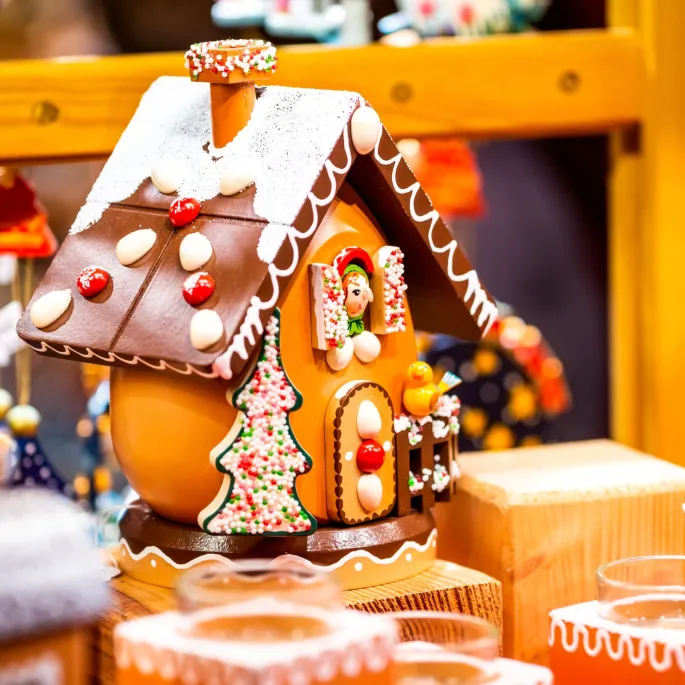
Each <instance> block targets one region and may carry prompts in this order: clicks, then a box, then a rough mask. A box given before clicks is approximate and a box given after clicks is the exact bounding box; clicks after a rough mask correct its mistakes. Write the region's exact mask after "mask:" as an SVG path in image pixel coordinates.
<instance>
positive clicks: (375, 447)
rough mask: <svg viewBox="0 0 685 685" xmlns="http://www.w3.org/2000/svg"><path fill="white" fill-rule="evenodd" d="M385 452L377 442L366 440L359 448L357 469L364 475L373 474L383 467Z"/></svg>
mask: <svg viewBox="0 0 685 685" xmlns="http://www.w3.org/2000/svg"><path fill="white" fill-rule="evenodd" d="M384 460H385V450H384V449H383V447H382V446H381V445H379V444H378V443H377V442H376V441H375V440H364V442H363V443H362V444H361V445H359V447H358V448H357V468H358V469H359V470H360V471H363V472H364V473H373V472H374V471H378V469H379V468H380V467H381V466H383V461H384Z"/></svg>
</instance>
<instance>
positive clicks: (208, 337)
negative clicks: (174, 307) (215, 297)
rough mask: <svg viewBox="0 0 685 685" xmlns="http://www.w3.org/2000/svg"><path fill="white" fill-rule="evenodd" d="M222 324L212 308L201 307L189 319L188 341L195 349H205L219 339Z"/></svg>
mask: <svg viewBox="0 0 685 685" xmlns="http://www.w3.org/2000/svg"><path fill="white" fill-rule="evenodd" d="M223 334H224V324H223V321H222V320H221V317H220V316H219V315H218V314H217V313H216V312H215V311H214V310H213V309H201V310H200V311H199V312H195V314H193V318H192V319H191V320H190V342H191V344H192V345H193V347H194V348H195V349H197V350H206V349H207V348H208V347H211V346H212V345H214V344H215V343H218V342H219V340H221V336H222V335H223Z"/></svg>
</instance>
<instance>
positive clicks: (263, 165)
mask: <svg viewBox="0 0 685 685" xmlns="http://www.w3.org/2000/svg"><path fill="white" fill-rule="evenodd" d="M359 100H360V98H359V96H358V95H357V94H356V93H349V92H343V91H320V90H309V89H301V88H283V87H279V86H271V87H269V88H266V89H264V90H263V92H262V94H261V96H260V97H259V98H258V99H257V102H256V105H255V109H254V111H253V113H252V117H251V119H250V122H249V124H248V125H247V126H246V127H245V128H244V129H243V130H242V131H241V132H240V133H239V134H238V135H237V136H236V138H235V139H234V140H233V141H232V142H231V143H229V144H228V145H227V146H226V147H224V148H220V149H217V148H215V147H214V146H213V145H212V144H211V116H210V105H209V85H208V84H206V83H193V82H191V81H190V80H189V79H187V78H182V77H171V76H164V77H162V78H160V79H158V80H157V81H155V82H154V83H153V84H152V86H151V87H150V89H149V90H148V91H147V92H146V93H145V95H144V96H143V98H142V100H141V102H140V105H139V107H138V110H137V111H136V113H135V115H134V116H133V118H132V119H131V122H130V123H129V125H128V127H127V128H126V130H125V131H124V133H123V135H122V136H121V138H120V140H119V143H118V144H117V146H116V148H115V149H114V152H113V153H112V155H111V157H110V158H109V160H108V162H107V164H106V165H105V167H104V169H103V170H102V173H101V174H100V177H99V178H98V180H97V181H96V182H95V185H94V186H93V188H92V190H91V192H90V193H89V195H88V199H87V203H86V205H85V206H84V207H83V208H82V209H81V211H80V212H79V214H78V216H77V217H76V221H75V222H74V225H73V227H72V229H71V233H78V232H79V231H82V230H84V229H86V228H88V227H89V226H92V225H93V224H94V223H95V222H96V221H98V220H99V219H100V217H101V216H102V214H103V212H104V211H105V209H106V208H107V207H108V206H109V205H110V204H112V203H116V202H123V201H124V200H126V199H127V198H128V197H130V196H131V195H132V194H133V193H134V192H135V191H136V190H137V188H138V187H139V186H140V184H141V183H142V182H143V181H144V180H145V179H146V178H148V177H149V176H150V171H151V169H152V167H153V165H154V164H155V162H157V160H158V159H160V158H161V157H164V158H167V159H173V160H174V161H176V162H178V163H179V164H180V165H181V166H182V168H184V169H185V176H184V178H183V180H182V182H181V186H180V188H179V190H178V194H179V196H185V197H194V198H195V199H197V200H198V201H200V202H202V201H204V200H208V199H210V198H212V197H215V196H216V195H218V194H219V179H220V176H221V173H222V171H223V170H224V169H225V168H227V167H228V166H229V165H235V164H240V163H241V162H242V163H245V161H246V160H249V161H250V162H254V163H255V168H257V169H258V173H257V178H256V194H255V201H254V210H255V213H256V214H258V215H259V216H261V217H263V218H264V219H266V220H267V221H269V222H271V223H275V224H285V225H290V224H292V222H293V221H294V219H295V217H296V216H297V213H298V211H299V209H300V207H301V206H302V204H303V202H304V201H305V199H306V197H307V193H308V192H309V191H310V190H311V188H312V186H313V184H314V182H315V181H316V179H317V177H318V175H319V173H320V172H321V169H322V168H323V165H324V162H325V161H326V159H327V158H328V156H329V155H330V153H331V151H332V150H333V147H334V146H335V144H336V142H337V140H338V138H339V137H340V135H341V134H342V131H343V128H344V127H345V126H346V124H347V121H348V119H349V117H350V116H351V114H352V111H353V110H354V109H355V108H356V107H357V104H358V102H359Z"/></svg>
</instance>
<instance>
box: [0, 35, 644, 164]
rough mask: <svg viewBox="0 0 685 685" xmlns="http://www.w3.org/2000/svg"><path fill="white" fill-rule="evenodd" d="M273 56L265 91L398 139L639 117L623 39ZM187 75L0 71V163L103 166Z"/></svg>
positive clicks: (64, 67) (573, 130)
mask: <svg viewBox="0 0 685 685" xmlns="http://www.w3.org/2000/svg"><path fill="white" fill-rule="evenodd" d="M279 55H280V59H281V61H280V64H279V70H278V72H277V74H276V77H275V78H274V79H272V80H271V83H277V84H280V85H288V86H300V87H310V88H311V87H313V88H332V89H342V90H354V91H358V92H360V93H361V94H362V95H363V96H364V97H365V98H367V99H368V100H369V101H370V102H371V104H372V105H373V106H374V107H375V108H376V109H377V110H378V112H379V114H380V115H381V119H382V120H383V121H384V123H385V125H386V127H387V128H388V129H389V130H390V132H391V133H392V134H393V135H395V136H402V135H411V136H428V135H463V136H466V137H469V138H492V137H502V136H506V137H522V136H525V137H535V136H546V135H573V134H578V133H585V132H598V131H607V130H610V129H613V128H616V127H620V126H625V125H628V124H631V123H634V122H636V121H638V120H639V119H640V118H641V116H642V102H643V86H644V64H643V59H642V50H641V47H640V44H639V41H638V38H637V37H636V36H635V35H634V34H633V33H632V32H630V31H628V30H621V29H616V30H611V31H573V32H559V33H545V34H530V35H516V36H493V37H488V38H483V39H478V40H473V39H466V40H460V39H435V40H428V41H425V42H424V43H421V44H420V45H417V46H414V47H410V48H396V47H391V46H385V45H371V46H365V47H354V48H331V47H326V46H307V47H305V46H300V47H289V48H282V49H280V50H279ZM427 64H430V65H439V66H436V67H433V68H429V69H427V68H426V65H427ZM185 71H186V70H185V68H184V64H183V56H182V55H181V54H180V53H163V54H151V55H129V56H118V57H102V58H96V57H93V58H73V59H64V58H62V59H57V60H48V61H35V60H26V61H22V60H15V61H6V62H0V92H2V93H3V97H2V99H1V100H0V123H1V124H2V125H1V126H0V163H2V162H13V163H17V162H19V161H26V160H48V159H50V160H59V159H73V158H82V157H93V156H105V155H107V154H109V153H110V152H111V151H112V148H113V147H114V145H115V143H116V141H117V140H118V138H119V135H120V134H121V132H122V130H123V128H124V127H125V125H126V123H127V122H128V121H129V119H130V118H131V116H132V114H133V112H134V111H135V108H136V106H137V104H138V101H139V99H140V96H141V95H142V93H143V92H144V91H145V89H146V88H147V87H148V86H149V85H150V83H151V82H152V81H153V80H154V79H155V78H157V77H158V76H161V75H165V74H167V75H178V76H185V75H186V73H185ZM446 82H447V83H449V87H448V88H446V87H444V84H445V83H446ZM494 84H496V86H495V85H494Z"/></svg>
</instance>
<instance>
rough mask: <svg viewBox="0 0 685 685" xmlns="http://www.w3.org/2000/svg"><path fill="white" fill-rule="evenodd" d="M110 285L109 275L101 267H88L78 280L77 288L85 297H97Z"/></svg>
mask: <svg viewBox="0 0 685 685" xmlns="http://www.w3.org/2000/svg"><path fill="white" fill-rule="evenodd" d="M108 283H109V274H108V273H107V272H106V271H105V270H104V269H101V268H100V267H99V266H87V267H86V268H85V269H84V270H83V271H82V272H81V273H80V274H79V275H78V278H77V279H76V287H77V288H78V291H79V292H80V293H81V295H83V297H95V296H96V295H98V294H100V293H101V292H102V291H103V290H104V289H105V288H106V287H107V284H108Z"/></svg>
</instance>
